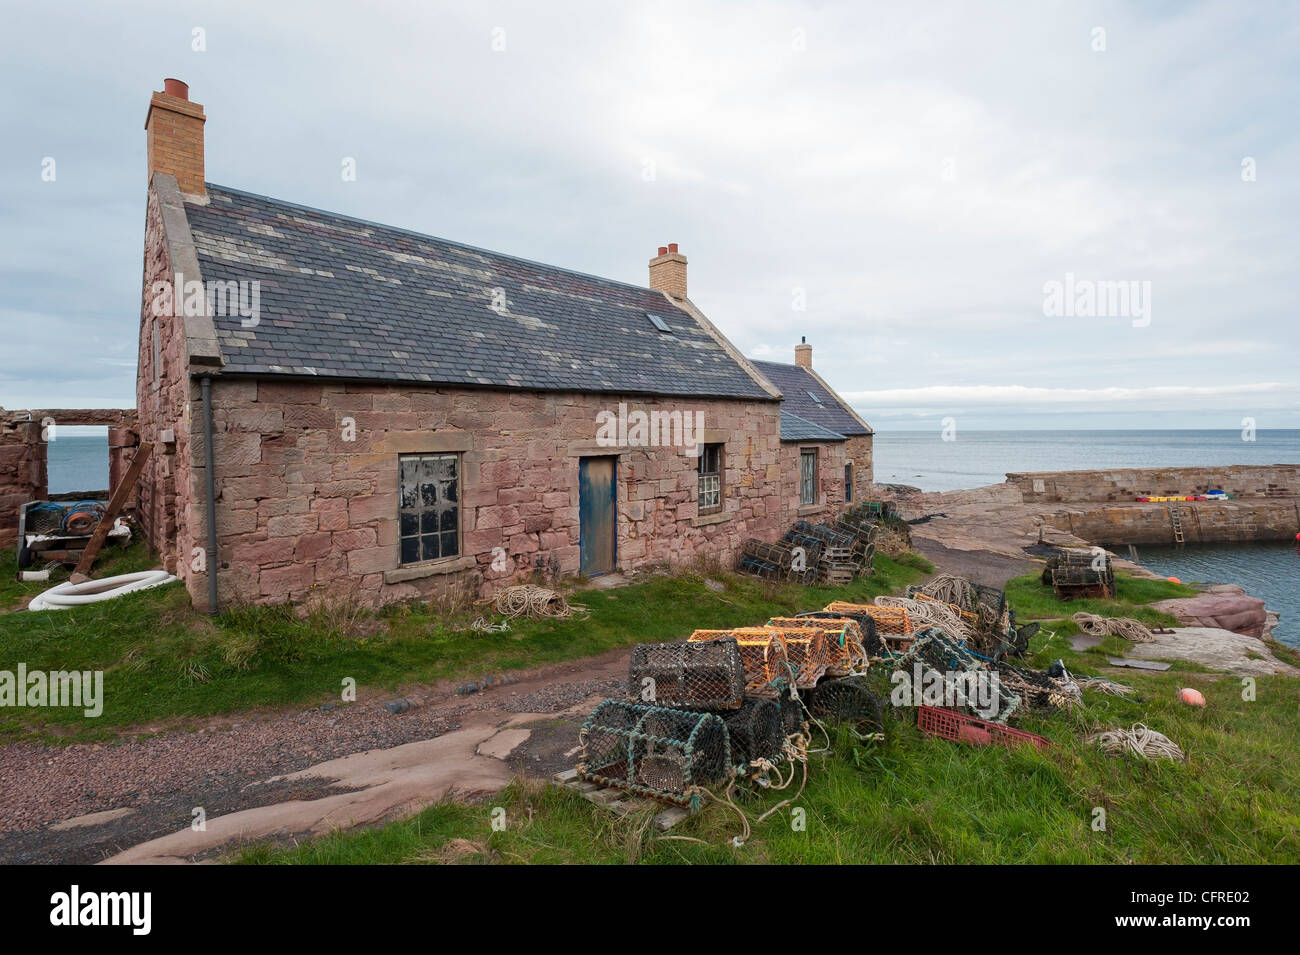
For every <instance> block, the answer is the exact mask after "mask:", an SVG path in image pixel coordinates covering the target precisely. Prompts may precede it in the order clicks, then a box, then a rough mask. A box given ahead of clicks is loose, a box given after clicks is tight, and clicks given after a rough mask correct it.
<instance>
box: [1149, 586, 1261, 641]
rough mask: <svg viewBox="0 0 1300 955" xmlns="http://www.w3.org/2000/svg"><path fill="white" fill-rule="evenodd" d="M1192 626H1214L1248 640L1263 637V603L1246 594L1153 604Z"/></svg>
mask: <svg viewBox="0 0 1300 955" xmlns="http://www.w3.org/2000/svg"><path fill="white" fill-rule="evenodd" d="M1152 606H1153V607H1155V608H1156V609H1157V610H1163V611H1164V612H1165V613H1168V614H1173V615H1174V616H1175V617H1177V618H1178V621H1179V623H1183V624H1186V625H1188V626H1191V627H1217V628H1219V629H1220V630H1230V631H1232V632H1233V633H1240V634H1243V635H1245V636H1248V637H1262V636H1263V635H1264V632H1265V627H1266V625H1267V624H1268V611H1267V610H1266V609H1265V608H1264V601H1262V600H1260V599H1259V598H1258V597H1251V596H1250V595H1249V594H1245V593H1204V594H1200V595H1199V596H1196V597H1176V598H1174V599H1173V600H1160V601H1157V602H1156V603H1154V604H1152Z"/></svg>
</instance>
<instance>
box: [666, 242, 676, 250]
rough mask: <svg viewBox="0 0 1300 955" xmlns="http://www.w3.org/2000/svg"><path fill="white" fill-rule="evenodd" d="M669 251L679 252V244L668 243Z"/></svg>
mask: <svg viewBox="0 0 1300 955" xmlns="http://www.w3.org/2000/svg"><path fill="white" fill-rule="evenodd" d="M668 251H669V252H676V251H677V243H676V242H669V243H668Z"/></svg>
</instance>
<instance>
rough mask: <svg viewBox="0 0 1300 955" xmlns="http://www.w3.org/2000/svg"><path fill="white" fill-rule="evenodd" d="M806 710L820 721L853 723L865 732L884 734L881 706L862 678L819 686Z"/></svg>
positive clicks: (847, 678) (845, 678)
mask: <svg viewBox="0 0 1300 955" xmlns="http://www.w3.org/2000/svg"><path fill="white" fill-rule="evenodd" d="M808 710H809V712H810V713H812V715H813V716H815V717H817V718H818V719H821V720H827V721H830V722H837V723H852V724H854V725H856V726H860V727H862V728H864V729H866V730H867V731H868V732H872V733H881V732H884V728H885V721H884V710H885V707H884V703H883V702H882V701H881V699H880V697H879V696H877V695H876V694H875V693H873V692H871V690H870V689H868V687H867V684H866V681H865V680H864V679H863V678H862V677H858V676H849V677H844V678H842V679H839V680H827V681H825V682H824V683H820V684H818V686H817V688H816V689H815V690H813V691H812V699H810V700H809V701H808Z"/></svg>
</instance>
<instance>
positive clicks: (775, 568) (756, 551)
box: [738, 537, 822, 584]
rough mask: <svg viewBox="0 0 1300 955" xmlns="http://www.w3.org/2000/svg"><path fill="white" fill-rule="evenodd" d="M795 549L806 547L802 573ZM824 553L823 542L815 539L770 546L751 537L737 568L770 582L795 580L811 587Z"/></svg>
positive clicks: (746, 542) (783, 541) (780, 542)
mask: <svg viewBox="0 0 1300 955" xmlns="http://www.w3.org/2000/svg"><path fill="white" fill-rule="evenodd" d="M796 547H802V548H803V564H802V566H803V570H798V569H796V567H795V563H796V560H795V548H796ZM821 552H822V545H821V541H819V540H817V539H816V538H810V539H808V540H797V541H788V540H782V541H779V542H777V543H769V542H767V541H761V540H759V539H758V538H755V537H751V538H749V539H748V540H746V541H745V543H744V545H743V547H742V548H741V555H740V560H739V562H738V567H739V569H740V570H742V571H744V572H746V573H750V574H755V575H757V576H759V577H765V578H767V579H769V580H794V581H797V582H799V583H804V584H808V583H812V582H813V580H814V579H815V577H816V573H817V561H818V560H820V559H821Z"/></svg>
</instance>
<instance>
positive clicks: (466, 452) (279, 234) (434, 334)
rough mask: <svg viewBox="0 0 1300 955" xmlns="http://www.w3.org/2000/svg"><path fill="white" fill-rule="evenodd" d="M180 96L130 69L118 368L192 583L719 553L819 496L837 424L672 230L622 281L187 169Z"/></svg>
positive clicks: (378, 596)
mask: <svg viewBox="0 0 1300 955" xmlns="http://www.w3.org/2000/svg"><path fill="white" fill-rule="evenodd" d="M205 121H206V117H205V115H204V111H203V107H201V106H199V105H198V104H197V103H193V102H191V101H190V100H189V98H188V88H187V87H186V86H185V84H183V83H180V82H179V81H176V80H168V81H166V84H165V88H164V90H163V91H162V92H158V93H154V94H153V98H152V100H151V102H150V106H149V112H148V118H147V120H146V124H145V128H146V131H147V136H148V153H149V180H148V181H149V191H148V202H147V210H146V219H145V249H144V278H143V295H142V308H141V322H140V353H139V354H140V358H139V371H138V383H137V401H138V415H139V427H140V432H141V434H142V435H145V436H152V439H153V440H154V441H155V442H156V449H155V454H154V455H153V456H152V458H151V459H150V461H149V462H148V466H147V468H146V470H145V473H144V475H143V476H142V478H141V484H140V490H139V502H138V504H139V513H140V517H141V521H142V524H143V526H144V528H145V532H146V534H147V536H148V539H149V541H150V543H151V544H152V546H154V547H155V548H156V549H157V550H158V551H159V552H160V554H161V555H162V559H163V561H164V563H165V566H166V567H167V569H168V570H170V571H172V572H174V573H177V574H179V575H180V576H181V577H182V578H183V579H184V580H185V581H186V582H187V585H188V587H189V589H190V592H191V594H192V596H193V599H194V602H195V604H196V605H197V606H200V607H209V606H212V605H213V602H214V601H215V603H216V605H217V606H225V605H228V604H230V603H232V602H264V603H271V602H280V601H285V600H292V601H301V600H305V599H308V598H310V597H311V596H312V595H313V594H314V593H321V592H327V593H342V592H355V593H357V594H358V595H359V596H360V597H361V598H362V599H364V600H367V601H374V602H388V601H394V600H402V599H407V598H413V597H422V596H428V595H430V594H432V593H434V592H436V591H438V590H442V589H444V588H447V587H449V586H457V587H463V588H465V589H467V590H473V591H474V592H477V593H480V594H487V593H490V592H491V591H492V590H494V589H495V588H497V587H499V586H501V585H503V584H506V583H510V582H514V581H517V580H519V579H521V578H523V577H525V576H527V575H529V574H532V573H535V572H541V573H543V574H545V575H548V576H555V577H558V576H563V575H575V574H586V575H591V576H594V575H598V574H603V573H607V572H611V571H616V570H634V569H636V568H640V567H646V566H650V565H654V564H662V563H677V562H683V561H687V560H689V559H691V558H693V557H694V556H696V555H713V556H716V557H718V558H720V559H722V560H724V561H730V560H731V559H732V558H733V556H734V555H735V554H736V553H737V552H738V551H739V548H740V546H741V544H742V542H743V541H744V540H745V539H746V538H747V537H760V538H768V539H771V538H774V537H776V536H779V535H780V534H781V533H782V532H784V530H785V529H786V527H787V526H788V525H789V524H790V522H791V521H793V520H794V519H795V518H796V517H797V516H799V515H815V514H818V513H822V512H829V511H831V510H833V509H835V508H838V507H839V506H840V505H841V504H842V503H843V500H844V491H845V486H844V479H845V465H846V460H847V458H846V448H847V447H849V441H848V440H846V437H845V432H844V431H843V430H842V429H837V428H835V427H832V426H831V425H833V424H834V422H830V423H829V424H828V423H827V422H825V421H819V420H817V418H816V417H814V416H812V415H811V414H807V413H805V412H804V411H803V410H800V409H799V408H785V410H784V412H783V404H782V391H781V388H780V387H779V386H777V385H775V384H774V383H773V382H772V381H771V380H770V379H769V378H768V377H767V376H766V375H765V374H763V373H761V372H760V371H759V370H758V369H757V368H756V367H755V365H754V364H753V363H751V362H749V361H747V360H746V359H745V358H744V357H743V356H742V355H741V354H740V353H739V352H738V351H737V350H736V348H735V347H734V346H733V345H732V344H731V343H730V342H729V341H728V340H727V339H726V338H725V337H724V336H723V335H722V334H721V333H720V332H719V331H718V330H717V329H716V328H715V327H714V326H713V325H712V324H711V323H710V322H709V320H708V319H707V318H706V317H705V316H704V315H703V314H701V313H700V312H699V310H698V309H697V308H696V307H695V306H694V305H693V304H692V303H691V301H690V299H689V298H688V297H687V284H686V277H687V261H686V257H685V256H684V255H682V254H681V253H680V252H679V251H678V249H677V246H676V245H666V246H664V247H661V248H659V250H658V254H657V255H656V256H654V257H653V258H652V259H651V260H650V265H649V287H648V288H640V287H637V286H633V285H628V284H625V283H622V282H615V281H611V280H608V279H602V278H597V277H594V276H590V275H584V274H581V273H578V272H573V271H570V270H568V269H564V268H561V267H558V266H552V265H544V264H541V263H537V262H530V261H525V260H523V259H519V258H515V257H512V256H508V255H503V254H500V253H496V252H489V251H486V250H483V249H477V248H472V247H469V246H465V245H461V244H457V243H453V242H448V241H446V240H443V239H438V238H433V237H431V236H426V235H420V234H417V233H414V232H410V231H407V230H404V229H398V228H394V227H391V226H384V225H379V224H376V223H373V222H366V221H362V220H358V219H354V218H349V217H347V216H341V215H336V214H333V213H328V212H322V211H319V210H315V209H308V208H304V207H302V206H298V205H294V204H292V203H289V202H284V201H281V200H278V199H270V198H266V197H263V196H257V195H251V194H249V193H246V192H241V191H239V190H236V189H230V188H226V187H222V186H216V185H212V184H210V183H208V182H206V181H205V176H204V159H203V149H204V124H205ZM821 387H822V388H824V389H825V392H826V393H827V396H828V397H829V396H830V395H833V392H830V389H829V388H825V386H824V384H823V385H822V386H821ZM832 400H836V401H837V400H838V399H832ZM855 418H856V416H855ZM841 423H842V422H841ZM866 434H867V436H868V446H867V447H868V451H867V452H866V460H867V461H868V465H867V467H869V461H870V453H869V440H870V439H869V434H870V431H869V429H867V431H866ZM208 435H210V436H211V439H210V440H209V438H208ZM849 440H851V439H849ZM853 453H854V454H859V455H860V454H861V452H858V451H855V452H853ZM857 460H859V461H860V460H861V458H860V457H859V458H858V459H857ZM858 466H859V467H861V465H858ZM866 479H867V480H869V475H868V476H867V478H866ZM214 571H215V573H214Z"/></svg>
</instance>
